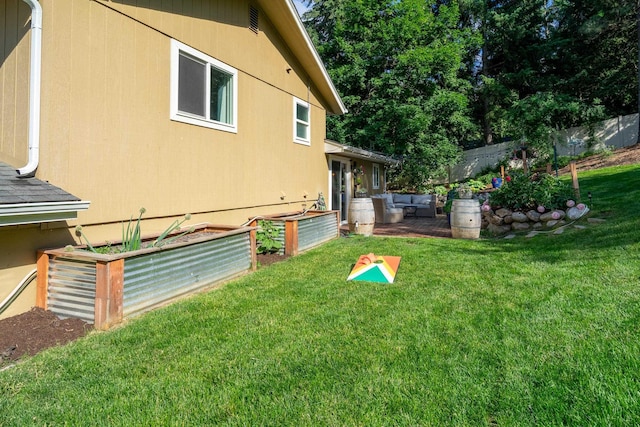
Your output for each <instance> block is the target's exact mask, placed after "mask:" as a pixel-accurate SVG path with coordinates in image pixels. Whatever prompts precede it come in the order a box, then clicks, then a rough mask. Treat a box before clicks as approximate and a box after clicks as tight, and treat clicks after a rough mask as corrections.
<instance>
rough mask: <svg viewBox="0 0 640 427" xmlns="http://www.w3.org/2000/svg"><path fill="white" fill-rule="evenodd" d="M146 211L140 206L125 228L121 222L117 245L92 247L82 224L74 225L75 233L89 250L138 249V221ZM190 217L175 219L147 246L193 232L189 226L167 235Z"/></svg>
mask: <svg viewBox="0 0 640 427" xmlns="http://www.w3.org/2000/svg"><path fill="white" fill-rule="evenodd" d="M146 211H147V210H146V209H145V208H140V211H139V214H138V219H137V220H136V221H135V222H134V220H133V216H132V217H131V218H130V219H129V222H128V224H127V226H126V228H125V225H124V223H122V243H121V244H119V245H117V246H113V245H112V244H111V243H110V242H109V243H107V245H105V246H102V247H98V248H95V247H93V246H92V245H91V243H90V242H89V239H88V238H87V236H86V235H85V234H84V232H83V230H82V226H80V225H78V226H76V234H77V235H78V236H80V238H81V239H84V241H85V243H86V245H87V249H88V250H89V251H91V252H95V253H103V254H105V253H114V252H131V251H137V250H138V249H142V247H143V242H142V233H141V228H140V222H141V221H142V215H143V214H144V213H145V212H146ZM190 219H191V214H186V215H185V216H184V218H183V219H182V220H175V221H174V222H173V223H172V224H171V225H170V226H169V227H167V228H166V229H165V230H164V231H163V232H162V233H160V235H159V236H158V237H157V238H156V239H155V240H154V241H153V242H151V243H149V245H148V246H147V247H156V248H159V247H162V246H164V245H166V244H169V243H171V242H173V241H175V240H176V239H178V238H180V237H182V236H184V235H186V234H189V233H193V231H194V229H193V228H189V229H188V230H186V231H183V232H182V233H179V234H177V235H174V236H171V237H169V236H170V234H171V233H174V232H176V231H178V230H179V229H180V227H181V226H182V224H184V222H185V221H188V220H190Z"/></svg>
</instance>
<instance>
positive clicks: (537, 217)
mask: <svg viewBox="0 0 640 427" xmlns="http://www.w3.org/2000/svg"><path fill="white" fill-rule="evenodd" d="M526 215H527V218H529V219H530V220H531V221H533V222H538V221H540V213H539V212H537V211H534V210H533V209H532V210H530V211H528V212H527V213H526Z"/></svg>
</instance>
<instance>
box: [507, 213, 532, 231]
mask: <svg viewBox="0 0 640 427" xmlns="http://www.w3.org/2000/svg"><path fill="white" fill-rule="evenodd" d="M525 218H526V216H525ZM511 228H512V229H513V230H514V231H524V230H528V229H529V228H531V225H529V223H528V222H514V223H513V224H511Z"/></svg>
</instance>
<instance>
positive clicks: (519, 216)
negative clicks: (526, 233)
mask: <svg viewBox="0 0 640 427" xmlns="http://www.w3.org/2000/svg"><path fill="white" fill-rule="evenodd" d="M511 218H513V222H514V223H516V222H520V223H525V222H527V221H528V220H529V218H527V215H526V214H524V213H522V212H514V213H513V214H512V215H511ZM527 228H529V227H528V225H527Z"/></svg>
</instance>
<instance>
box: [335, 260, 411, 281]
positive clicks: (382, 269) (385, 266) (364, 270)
mask: <svg viewBox="0 0 640 427" xmlns="http://www.w3.org/2000/svg"><path fill="white" fill-rule="evenodd" d="M400 258H401V257H399V256H388V255H374V254H367V255H360V258H358V262H356V265H354V266H353V268H352V269H351V273H349V277H347V280H361V281H366V282H376V283H393V280H394V279H395V277H396V273H397V272H398V267H399V266H400Z"/></svg>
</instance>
